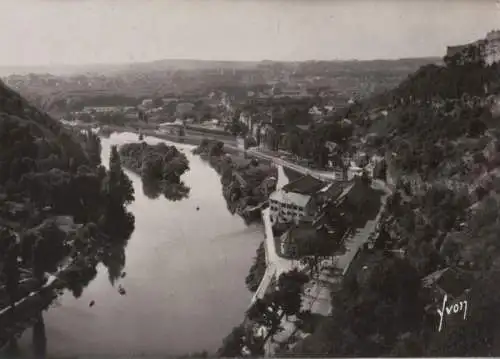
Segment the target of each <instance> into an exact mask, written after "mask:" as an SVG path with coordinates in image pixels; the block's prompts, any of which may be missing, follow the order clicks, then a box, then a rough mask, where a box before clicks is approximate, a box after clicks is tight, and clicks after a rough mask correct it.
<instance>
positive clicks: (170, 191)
mask: <svg viewBox="0 0 500 359" xmlns="http://www.w3.org/2000/svg"><path fill="white" fill-rule="evenodd" d="M190 190H191V189H190V188H189V187H188V186H186V185H185V184H184V182H182V181H181V182H180V183H166V182H165V181H157V180H152V179H148V180H146V179H142V191H143V193H144V195H145V196H146V197H148V198H150V199H157V198H159V197H160V195H162V194H163V196H164V197H165V198H166V199H168V200H169V201H174V202H175V201H180V200H183V199H186V198H188V197H189V192H190Z"/></svg>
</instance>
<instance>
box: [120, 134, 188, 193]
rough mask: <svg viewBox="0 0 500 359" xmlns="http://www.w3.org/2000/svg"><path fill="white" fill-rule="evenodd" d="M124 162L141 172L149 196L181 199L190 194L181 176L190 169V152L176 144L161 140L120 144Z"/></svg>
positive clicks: (130, 167) (144, 187) (126, 165)
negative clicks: (151, 143)
mask: <svg viewBox="0 0 500 359" xmlns="http://www.w3.org/2000/svg"><path fill="white" fill-rule="evenodd" d="M120 156H121V158H122V163H123V165H124V166H125V167H126V168H128V169H130V170H131V171H132V172H135V173H137V174H139V175H140V176H141V179H142V184H143V191H144V194H145V195H146V196H148V197H149V198H158V196H159V195H160V194H163V195H164V196H165V198H167V199H170V200H172V201H178V200H181V199H183V198H186V197H187V196H188V195H189V187H187V186H186V185H185V184H184V182H182V181H181V176H182V175H183V174H184V173H185V172H186V171H188V170H189V161H188V159H187V157H186V155H185V154H184V153H182V152H180V151H179V150H178V149H177V147H175V146H168V145H166V144H165V143H163V142H161V143H159V144H157V145H149V144H147V143H146V142H140V143H128V144H125V145H123V146H121V147H120Z"/></svg>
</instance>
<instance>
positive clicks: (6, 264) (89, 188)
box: [0, 84, 134, 345]
mask: <svg viewBox="0 0 500 359" xmlns="http://www.w3.org/2000/svg"><path fill="white" fill-rule="evenodd" d="M0 117H1V121H0V247H1V248H2V250H1V251H0V270H1V276H0V284H1V285H2V286H3V287H2V288H3V290H2V291H1V292H0V302H1V303H2V306H3V307H5V306H10V307H9V310H7V311H6V312H2V314H0V322H1V324H0V345H1V344H3V343H5V342H6V341H9V340H11V341H12V340H14V335H17V334H19V332H16V331H12V330H11V329H12V328H13V327H14V324H15V325H16V327H17V330H18V331H19V330H22V329H23V328H24V327H23V323H26V322H27V321H30V320H31V321H32V320H33V318H35V320H36V321H38V322H40V321H43V318H42V317H41V311H42V310H43V309H45V308H47V306H48V305H49V304H50V303H51V301H52V300H53V299H54V296H57V293H59V291H60V290H62V289H65V288H68V289H70V290H72V291H73V293H74V295H75V296H79V295H81V293H82V290H83V288H84V287H85V286H86V285H87V284H88V283H89V282H90V281H91V280H92V279H93V277H95V275H96V274H97V271H96V266H97V265H98V264H99V263H101V262H102V263H103V264H104V265H105V266H106V267H108V271H109V277H110V280H111V281H112V282H113V281H114V280H115V279H116V278H118V276H120V274H121V271H122V269H123V266H124V264H125V254H124V247H125V245H126V243H127V240H128V238H129V236H130V234H131V233H132V231H133V229H134V217H133V216H132V215H131V214H130V213H129V212H127V210H126V206H127V204H129V203H131V202H132V201H133V200H134V191H133V187H132V184H131V182H130V180H129V179H128V177H127V176H126V175H125V174H124V172H123V171H122V168H121V161H120V156H119V154H118V152H117V150H116V148H113V150H112V153H111V157H110V162H109V169H106V168H105V167H104V166H102V165H101V163H100V150H101V149H100V141H99V138H98V137H96V136H95V135H94V134H93V133H91V132H72V131H70V130H67V129H65V128H63V127H62V126H61V125H60V124H59V123H58V122H57V121H55V120H53V119H52V118H50V117H49V116H47V115H46V114H44V113H42V112H40V111H38V110H37V109H35V108H34V107H32V106H30V105H29V104H28V103H27V102H26V101H25V100H24V99H22V98H21V97H20V96H19V95H18V94H17V93H15V92H14V91H12V90H10V89H8V88H7V87H5V86H4V85H3V84H1V85H0ZM49 274H53V275H55V277H53V279H52V280H50V281H48V278H49ZM54 278H55V280H54ZM21 279H24V280H26V281H23V280H21ZM21 282H22V283H23V284H21ZM25 283H31V285H28V286H26V284H25ZM30 293H31V296H29V294H30ZM37 318H38V319H37Z"/></svg>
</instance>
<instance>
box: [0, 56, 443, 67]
mask: <svg viewBox="0 0 500 359" xmlns="http://www.w3.org/2000/svg"><path fill="white" fill-rule="evenodd" d="M442 57H443V56H438V55H434V56H433V55H428V56H414V57H392V58H390V57H387V58H381V57H377V58H372V59H356V58H351V59H347V58H346V59H307V60H271V59H262V60H220V59H217V60H216V59H201V58H162V59H157V60H146V61H136V62H88V63H81V64H71V63H53V64H26V65H14V64H12V65H10V64H3V65H0V68H6V67H17V68H30V67H42V68H44V67H46V68H48V67H85V66H126V65H138V64H151V63H155V62H163V61H186V62H226V63H255V64H258V63H263V62H274V63H290V64H293V63H304V62H374V61H403V60H418V59H431V58H432V59H438V58H439V59H442Z"/></svg>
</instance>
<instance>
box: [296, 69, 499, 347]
mask: <svg viewBox="0 0 500 359" xmlns="http://www.w3.org/2000/svg"><path fill="white" fill-rule="evenodd" d="M499 84H500V66H499V65H498V64H496V65H493V66H484V64H482V63H465V64H452V63H448V64H447V66H434V65H430V66H424V67H423V68H421V69H420V70H418V71H417V72H416V73H415V74H413V75H411V76H409V77H408V79H407V80H405V81H404V82H402V83H401V84H400V85H399V86H398V87H397V88H395V89H394V90H392V91H389V92H387V93H385V94H383V95H381V96H377V97H376V98H372V99H369V100H368V101H366V102H364V103H361V104H357V105H356V106H353V107H352V108H351V109H350V110H349V111H348V114H347V116H348V117H349V119H350V120H352V122H353V123H355V124H356V134H357V135H358V136H359V137H360V138H362V139H363V141H359V142H360V143H359V144H358V146H357V147H358V149H359V150H360V151H364V152H368V153H379V154H382V155H385V156H386V159H387V160H388V164H389V171H388V172H389V174H390V177H391V178H392V180H394V182H395V184H396V185H395V191H394V194H393V196H391V197H390V198H389V199H388V202H387V208H386V212H385V213H384V215H383V218H382V224H381V228H380V231H379V233H378V235H377V237H376V241H375V249H374V250H366V251H364V252H363V255H362V256H360V257H361V259H360V261H361V263H360V264H359V266H358V268H361V267H364V268H363V269H364V271H362V272H363V273H364V274H363V275H361V274H360V273H354V272H353V273H351V274H350V275H349V278H347V279H346V280H345V281H344V285H343V288H342V289H340V291H338V292H337V293H335V294H334V297H333V298H332V305H333V307H334V310H333V312H332V314H331V316H330V317H328V318H326V319H325V320H324V321H322V323H321V325H320V326H318V327H317V328H316V330H315V331H314V333H313V334H312V335H311V336H309V337H308V338H307V339H306V340H304V341H302V342H301V343H300V344H299V345H297V346H296V347H295V349H294V353H296V354H299V353H300V354H301V355H304V354H313V353H314V354H315V355H320V354H323V355H329V356H352V355H356V356H434V355H440V356H491V355H494V356H497V355H499V354H500V346H499V345H498V343H499V342H500V336H499V335H498V333H500V324H499V323H498V321H497V322H495V320H494V319H493V318H492V317H491V316H494V315H495V314H494V313H496V311H497V310H498V309H496V308H498V307H499V304H500V301H499V299H498V298H499V297H498V294H497V290H496V287H495V286H494V285H493V286H491V285H492V284H491V283H498V281H500V271H499V269H500V242H499V241H498V233H499V231H500V228H499V223H500V211H499V208H500V176H499V175H500V145H499V143H500V136H499V135H500V131H499V129H500V117H499V114H498V111H497V109H498V103H499V100H500V96H499V95H500V91H499V90H500V88H499V86H498V85H499ZM382 254H383V255H382ZM443 268H451V269H452V270H453V273H457V274H456V275H457V276H462V277H467V278H469V279H468V280H467V281H465V282H464V283H462V284H461V286H462V288H461V290H462V293H463V294H462V295H461V297H460V298H462V299H466V300H468V301H469V310H468V314H467V320H463V319H453V320H452V319H449V320H448V319H446V320H447V324H446V328H445V332H443V333H439V332H438V331H437V329H436V328H437V325H438V323H439V316H438V315H437V311H436V308H437V307H436V305H437V304H438V303H439V304H440V303H441V302H442V301H443V295H442V294H440V295H437V294H436V293H433V292H431V291H430V290H429V289H427V287H426V286H427V284H426V283H428V282H427V281H423V279H424V278H426V277H427V276H429V275H430V274H433V273H436V272H437V271H438V270H440V269H443ZM488 285H490V286H491V287H489V289H487V286H488ZM464 289H468V290H469V291H463V290H464ZM458 293H460V292H458ZM489 313H491V314H489ZM458 317H459V316H458V315H457V318H458ZM495 318H496V317H495Z"/></svg>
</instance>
